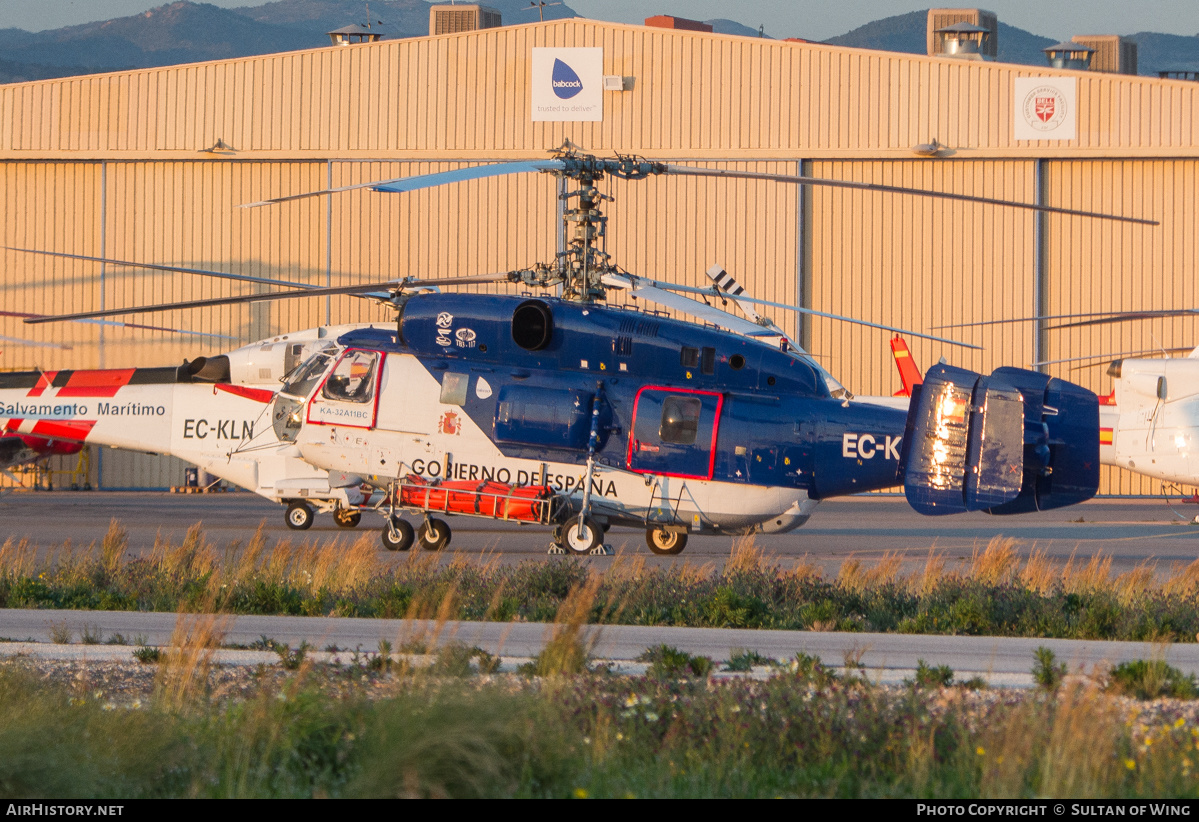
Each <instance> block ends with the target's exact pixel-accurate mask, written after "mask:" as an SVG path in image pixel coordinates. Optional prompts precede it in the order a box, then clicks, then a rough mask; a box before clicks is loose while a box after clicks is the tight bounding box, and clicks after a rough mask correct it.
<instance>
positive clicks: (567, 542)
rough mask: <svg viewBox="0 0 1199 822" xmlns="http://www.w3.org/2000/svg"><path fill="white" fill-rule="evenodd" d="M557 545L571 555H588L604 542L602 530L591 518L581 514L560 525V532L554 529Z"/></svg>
mask: <svg viewBox="0 0 1199 822" xmlns="http://www.w3.org/2000/svg"><path fill="white" fill-rule="evenodd" d="M555 535H556V536H558V544H559V545H561V546H562V547H563V548H565V549H566V550H567V551H570V552H571V553H572V554H590V553H591V552H592V551H594V550H595V549H596V548H598V547H599V546H600V545H601V544H603V541H604V529H603V528H601V527H600V525H599V523H597V522H596V521H595V520H593V519H592V518H591V517H587V516H583V515H582V514H580V515H578V516H575V517H571V518H570V519H568V520H567V521H566V522H564V523H562V526H561V530H560V531H559V530H558V529H555Z"/></svg>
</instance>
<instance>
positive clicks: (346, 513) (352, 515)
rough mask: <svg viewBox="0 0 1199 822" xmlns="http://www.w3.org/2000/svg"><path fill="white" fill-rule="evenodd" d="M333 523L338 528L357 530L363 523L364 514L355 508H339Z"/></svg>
mask: <svg viewBox="0 0 1199 822" xmlns="http://www.w3.org/2000/svg"><path fill="white" fill-rule="evenodd" d="M333 521H334V522H336V523H337V527H338V528H357V527H358V523H360V522H362V512H361V511H355V510H354V509H353V508H338V509H337V510H336V511H334V512H333Z"/></svg>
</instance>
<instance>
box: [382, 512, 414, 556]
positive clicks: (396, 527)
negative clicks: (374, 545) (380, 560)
mask: <svg viewBox="0 0 1199 822" xmlns="http://www.w3.org/2000/svg"><path fill="white" fill-rule="evenodd" d="M415 538H416V532H415V531H413V530H412V526H411V525H409V524H408V521H407V520H402V519H400V518H399V517H393V518H392V520H391V525H384V526H383V547H384V548H386V549H387V550H388V551H407V550H408V549H409V548H411V547H412V540H414V539H415Z"/></svg>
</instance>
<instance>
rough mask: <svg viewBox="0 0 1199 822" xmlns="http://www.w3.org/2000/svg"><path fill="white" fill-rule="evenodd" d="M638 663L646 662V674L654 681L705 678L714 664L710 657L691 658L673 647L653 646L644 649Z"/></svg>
mask: <svg viewBox="0 0 1199 822" xmlns="http://www.w3.org/2000/svg"><path fill="white" fill-rule="evenodd" d="M637 661H638V662H648V663H649V669H648V670H647V671H646V674H647V675H648V676H650V677H653V678H655V679H678V678H681V677H692V676H694V677H703V678H707V676H708V674H710V673H711V672H712V669H713V668H714V667H715V663H714V662H713V661H712V658H711V657H706V656H692V655H691V654H689V653H687V652H686V651H681V650H679V649H678V648H676V647H674V646H673V645H665V644H663V645H655V646H654V647H652V648H646V649H645V650H644V651H642V652H641V654H640V655H639V656H638V657H637Z"/></svg>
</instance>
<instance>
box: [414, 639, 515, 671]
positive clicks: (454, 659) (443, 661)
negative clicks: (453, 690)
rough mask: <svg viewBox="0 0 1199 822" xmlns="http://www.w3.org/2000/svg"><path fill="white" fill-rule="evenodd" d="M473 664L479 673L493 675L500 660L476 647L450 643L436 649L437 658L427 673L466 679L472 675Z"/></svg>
mask: <svg viewBox="0 0 1199 822" xmlns="http://www.w3.org/2000/svg"><path fill="white" fill-rule="evenodd" d="M472 662H475V664H476V666H477V667H478V669H479V673H488V674H490V673H495V671H497V670H498V669H499V666H500V660H499V658H498V657H495V656H492V655H491V654H489V653H488V652H487V651H484V650H483V649H482V648H479V647H478V646H475V647H468V646H467V645H466V644H465V643H462V642H451V643H449V644H448V645H443V646H442V647H440V648H438V649H437V658H436V659H435V660H434V662H433V665H432V666H431V667H430V669H429V671H430V672H431V673H433V674H437V675H440V676H453V677H460V678H461V677H467V676H470V675H471V674H472V673H474V668H472V667H471V663H472Z"/></svg>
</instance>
